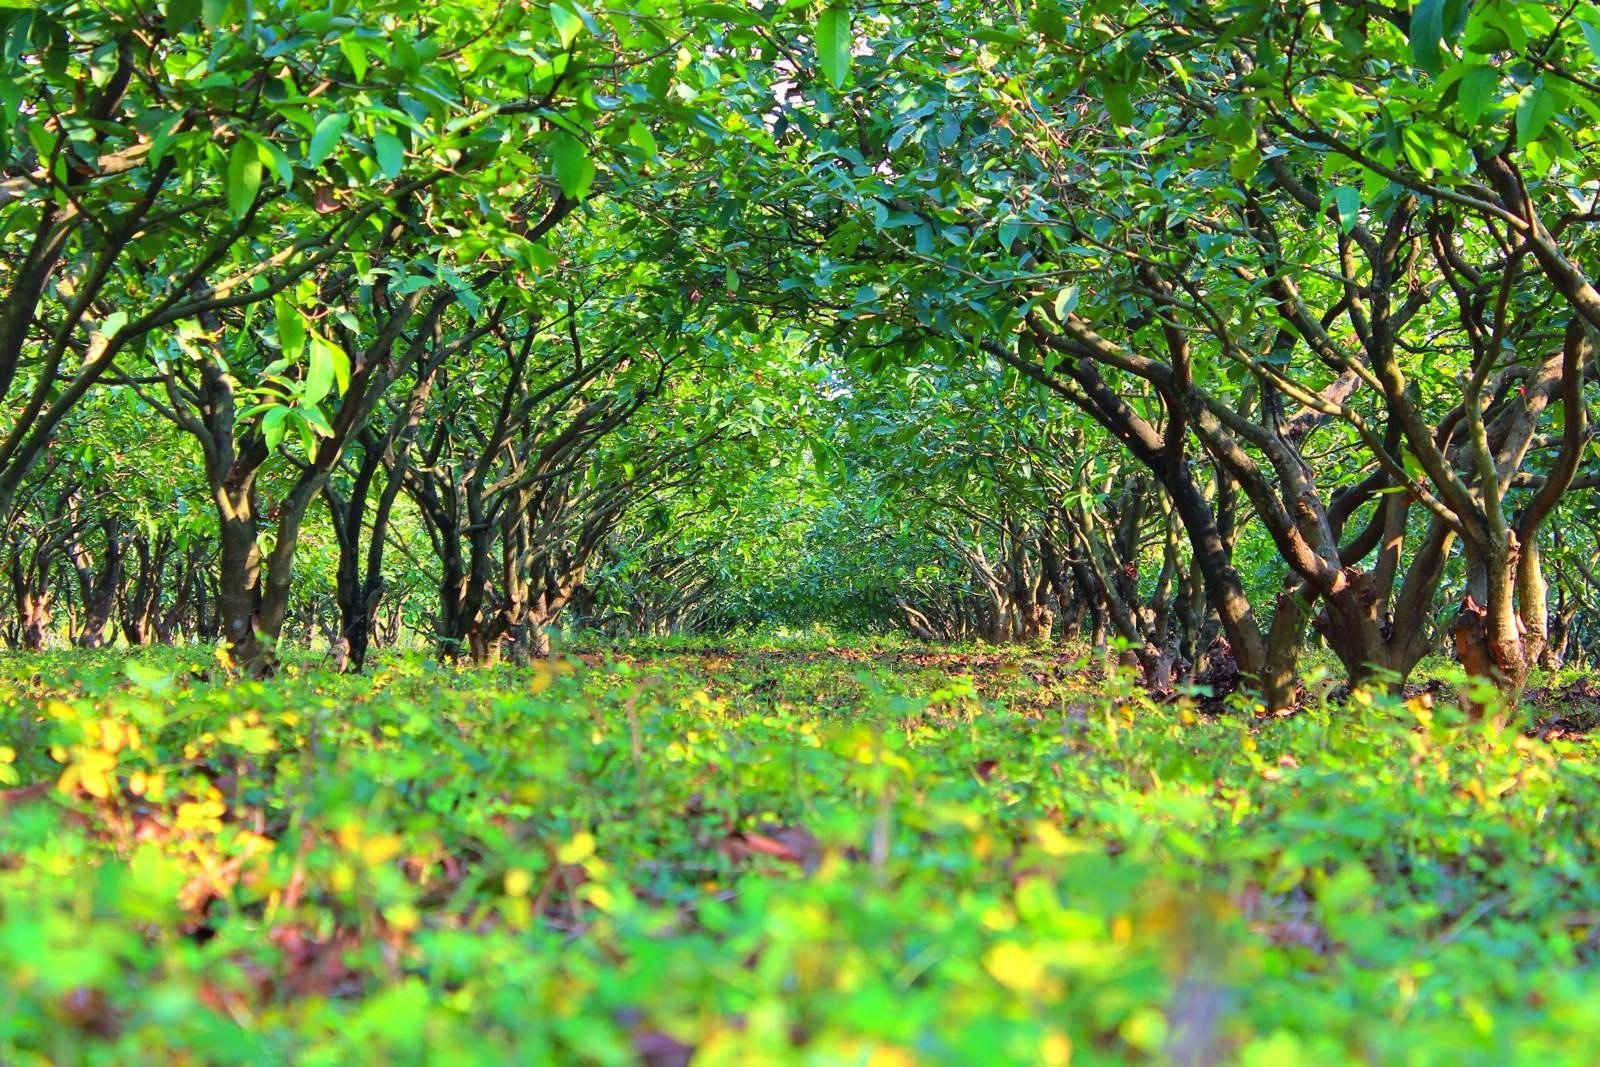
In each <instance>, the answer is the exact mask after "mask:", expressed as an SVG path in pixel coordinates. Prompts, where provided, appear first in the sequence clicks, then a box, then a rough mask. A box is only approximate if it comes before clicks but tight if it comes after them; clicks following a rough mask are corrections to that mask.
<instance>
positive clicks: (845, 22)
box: [816, 3, 853, 89]
mask: <svg viewBox="0 0 1600 1067" xmlns="http://www.w3.org/2000/svg"><path fill="white" fill-rule="evenodd" d="M816 33H817V65H818V66H819V67H820V68H821V69H822V73H823V76H824V77H826V78H827V79H828V81H829V83H830V84H832V85H833V87H834V88H835V89H838V88H842V87H843V86H844V83H845V81H846V80H847V79H848V78H849V77H850V52H851V47H852V43H853V42H852V41H851V37H850V9H849V8H848V7H845V6H843V5H841V4H838V3H829V4H827V6H825V7H824V8H823V9H822V11H821V12H820V13H818V15H817V30H816Z"/></svg>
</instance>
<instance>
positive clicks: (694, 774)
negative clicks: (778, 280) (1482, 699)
mask: <svg viewBox="0 0 1600 1067" xmlns="http://www.w3.org/2000/svg"><path fill="white" fill-rule="evenodd" d="M197 655H198V654H197V653H195V652H192V651H188V652H166V653H156V654H148V655H142V656H141V657H139V658H138V659H135V660H126V659H122V658H117V657H112V656H104V657H102V656H95V655H92V654H82V653H78V654H69V653H59V654H47V655H42V656H37V657H30V658H11V659H5V660H0V692H3V704H4V710H3V725H0V736H3V739H4V746H5V747H3V748H0V786H3V787H4V792H3V794H0V958H3V959H4V960H5V971H4V974H3V976H0V1061H3V1062H5V1063H7V1064H29V1063H62V1064H68V1063H155V1062H164V1063H227V1064H239V1063H261V1064H268V1063H283V1062H291V1061H292V1062H296V1063H302V1064H317V1063H327V1064H335V1063H340V1064H342V1063H386V1064H403V1063H413V1062H429V1063H450V1064H459V1063H466V1064H470V1063H484V1064H490V1063H507V1062H518V1063H536V1062H572V1063H595V1064H631V1063H641V1062H642V1063H647V1064H652V1065H667V1064H680V1063H686V1062H690V1061H691V1058H692V1062H693V1063H695V1064H751V1063H816V1064H837V1063H862V1064H873V1065H892V1064H908V1063H963V1064H965V1063H980V1062H981V1063H992V1062H1015V1063H1044V1064H1058V1065H1059V1064H1067V1063H1073V1064H1121V1063H1146V1062H1148V1063H1180V1064H1196V1065H1198V1064H1215V1063H1242V1064H1259V1065H1272V1067H1284V1065H1292V1064H1337V1063H1384V1064H1390V1063H1403V1064H1441V1065H1443V1064H1449V1065H1455V1064H1471V1063H1478V1064H1507V1063H1526V1064H1540V1065H1546V1064H1566V1063H1571V1064H1586V1063H1590V1062H1592V1061H1593V1049H1594V1048H1595V1047H1597V1045H1600V992H1596V987H1595V984H1594V982H1593V980H1592V978H1593V972H1592V967H1593V964H1594V957H1595V953H1596V951H1597V947H1600V886H1597V883H1596V880H1595V879H1594V878H1593V876H1592V875H1593V870H1594V868H1595V864H1596V859H1597V856H1596V852H1597V846H1600V830H1597V828H1596V824H1595V821H1594V820H1593V818H1592V816H1591V814H1590V813H1591V812H1592V811H1593V810H1594V809H1595V807H1596V806H1597V801H1600V789H1597V782H1596V772H1595V765H1594V763H1593V755H1594V753H1593V747H1592V745H1591V744H1590V743H1589V741H1588V740H1586V739H1585V738H1583V737H1581V736H1577V737H1572V738H1564V737H1556V738H1553V739H1549V740H1539V739H1537V738H1535V737H1529V736H1526V735H1525V734H1524V733H1523V732H1522V731H1521V730H1519V729H1516V728H1509V729H1497V728H1495V727H1493V726H1485V725H1474V724H1470V723H1467V722H1465V721H1464V720H1462V719H1461V717H1460V716H1459V715H1457V714H1456V713H1455V711H1454V709H1453V707H1450V706H1447V705H1446V704H1445V703H1443V702H1439V703H1435V702H1434V701H1433V699H1432V697H1431V696H1430V695H1427V694H1424V695H1419V696H1416V697H1413V698H1412V699H1410V700H1404V699H1402V698H1400V697H1396V696H1387V695H1384V694H1372V693H1365V692H1358V693H1356V694H1354V695H1352V696H1351V697H1350V698H1349V699H1348V700H1347V701H1344V702H1343V703H1341V704H1339V705H1337V706H1334V705H1331V704H1325V705H1323V706H1319V707H1313V708H1311V709H1309V710H1307V711H1305V712H1304V713H1301V714H1298V715H1295V716H1293V717H1289V718H1284V719H1273V720H1264V719H1258V718H1256V717H1255V716H1254V715H1252V714H1250V712H1249V710H1248V708H1242V709H1238V710H1235V711H1232V712H1230V713H1227V714H1223V715H1207V714H1202V713H1201V712H1200V711H1198V710H1197V708H1196V707H1195V706H1193V705H1191V704H1190V703H1187V702H1185V701H1179V702H1177V703H1173V704H1156V703H1152V702H1151V701H1149V700H1148V699H1146V698H1145V697H1144V696H1143V695H1142V694H1141V693H1140V692H1139V691H1138V690H1137V689H1136V688H1135V687H1134V686H1133V685H1132V684H1131V683H1129V682H1128V681H1127V680H1125V679H1118V678H1112V679H1109V680H1106V681H1099V682H1096V681H1092V680H1090V679H1089V678H1088V677H1087V676H1086V675H1085V674H1083V673H1082V672H1081V671H1079V670H1078V669H1077V667H1076V665H1075V664H1073V663H1070V662H1067V661H1066V660H1064V659H1057V658H1052V657H1048V656H1027V655H1022V654H1004V655H1002V654H990V655H980V654H975V653H961V654H936V653H927V652H919V651H916V650H912V649H906V648H899V647H880V648H876V649H865V650H862V649H857V650H849V649H845V650H838V651H829V650H825V649H819V648H808V647H804V646H803V645H796V646H795V647H782V646H781V643H780V644H779V645H775V646H772V647H768V648H766V649H765V650H751V649H741V648H728V647H709V646H707V647H693V648H681V649H673V648H671V647H657V648H654V649H653V650H652V654H651V655H650V656H649V657H648V658H642V659H641V658H637V657H635V656H633V655H630V654H629V653H628V651H627V650H626V649H621V650H616V649H614V650H609V651H604V652H601V651H595V652H591V653H589V654H587V655H585V656H584V657H582V658H577V657H571V658H564V659H561V660H559V661H557V662H556V663H555V664H554V665H552V666H549V667H544V666H540V667H537V668H532V669H521V670H519V669H512V668H503V669H499V670H496V671H491V672H457V671H455V670H451V669H447V668H439V667H436V666H433V665H430V664H428V663H427V662H425V661H423V660H421V659H397V660H391V661H388V662H385V663H382V664H380V665H379V666H378V667H377V668H375V669H374V670H373V671H372V672H371V673H370V674H369V675H368V676H364V677H340V676H334V675H331V674H327V673H323V672H321V671H319V670H317V669H315V666H314V664H309V663H308V664H303V665H300V666H294V665H291V666H290V667H289V669H288V670H287V671H286V672H285V675H284V676H282V677H280V678H278V679H275V680H273V681H272V682H270V683H267V684H260V683H243V682H235V681H232V680H230V679H228V678H226V677H225V676H224V675H223V674H222V672H221V671H220V670H219V669H218V668H217V667H216V665H215V664H214V663H206V662H203V661H202V660H201V659H199V658H197Z"/></svg>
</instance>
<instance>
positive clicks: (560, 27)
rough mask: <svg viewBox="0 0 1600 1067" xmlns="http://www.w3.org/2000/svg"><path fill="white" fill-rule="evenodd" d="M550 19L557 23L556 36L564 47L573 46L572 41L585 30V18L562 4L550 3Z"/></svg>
mask: <svg viewBox="0 0 1600 1067" xmlns="http://www.w3.org/2000/svg"><path fill="white" fill-rule="evenodd" d="M550 21H551V22H553V23H555V27H556V36H557V37H559V38H561V47H562V48H571V47H572V42H573V41H575V40H576V39H577V37H578V34H580V33H582V32H583V18H582V17H581V16H579V15H578V13H577V12H575V11H572V10H569V9H568V8H566V7H564V6H562V5H561V4H551V5H550Z"/></svg>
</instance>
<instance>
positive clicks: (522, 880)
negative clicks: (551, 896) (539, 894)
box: [506, 867, 533, 897]
mask: <svg viewBox="0 0 1600 1067" xmlns="http://www.w3.org/2000/svg"><path fill="white" fill-rule="evenodd" d="M532 888H533V875H532V874H531V873H529V872H528V871H526V870H523V869H522V868H521V867H513V868H511V869H510V870H509V871H507V872H506V896H508V897H525V896H527V895H528V890H530V889H532Z"/></svg>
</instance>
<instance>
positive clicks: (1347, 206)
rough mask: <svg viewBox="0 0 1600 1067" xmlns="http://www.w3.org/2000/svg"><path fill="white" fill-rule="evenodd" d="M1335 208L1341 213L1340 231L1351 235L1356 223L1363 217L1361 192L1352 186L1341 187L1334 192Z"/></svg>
mask: <svg viewBox="0 0 1600 1067" xmlns="http://www.w3.org/2000/svg"><path fill="white" fill-rule="evenodd" d="M1333 206H1334V209H1335V210H1336V211H1338V213H1339V229H1340V230H1341V231H1343V232H1344V233H1349V232H1350V231H1351V230H1353V229H1355V227H1356V221H1357V220H1358V219H1359V218H1360V215H1361V190H1360V189H1357V188H1355V187H1354V186H1350V185H1341V186H1340V187H1339V188H1337V189H1335V190H1334V191H1333Z"/></svg>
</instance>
